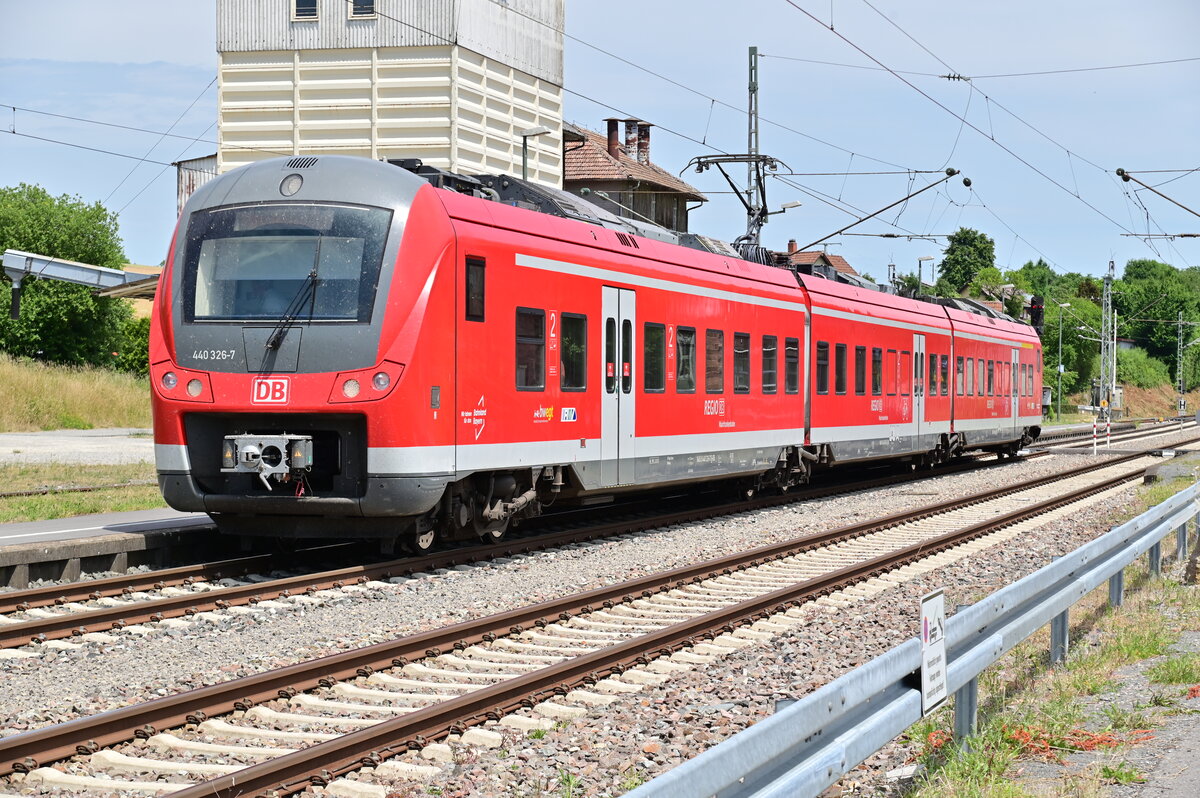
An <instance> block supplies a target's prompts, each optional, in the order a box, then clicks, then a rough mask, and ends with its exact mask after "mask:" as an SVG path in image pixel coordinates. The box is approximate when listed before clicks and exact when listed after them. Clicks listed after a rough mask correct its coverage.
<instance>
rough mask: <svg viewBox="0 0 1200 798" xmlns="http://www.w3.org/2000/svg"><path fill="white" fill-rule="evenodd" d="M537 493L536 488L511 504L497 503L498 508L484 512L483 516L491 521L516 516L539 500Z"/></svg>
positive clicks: (491, 508)
mask: <svg viewBox="0 0 1200 798" xmlns="http://www.w3.org/2000/svg"><path fill="white" fill-rule="evenodd" d="M537 493H538V492H537V488H536V487H534V488H530V489H529V490H527V491H525V492H524V493H522V494H521V495H520V496H518V497H517V498H515V499H513V500H512V501H511V502H496V506H495V507H489V508H488V509H486V510H484V511H483V515H484V517H485V518H487V519H488V520H489V521H503V520H504V519H505V518H508V517H509V516H512V515H516V514H517V513H519V512H521V511H522V510H524V509H525V508H526V507H528V506H529V504H530V503H531V502H533V501H534V500H535V499H537Z"/></svg>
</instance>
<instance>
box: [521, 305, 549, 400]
mask: <svg viewBox="0 0 1200 798" xmlns="http://www.w3.org/2000/svg"><path fill="white" fill-rule="evenodd" d="M545 366H546V311H544V310H533V309H532V308H517V390H518V391H540V390H543V389H544V388H545V387H546V378H545V372H546V368H545Z"/></svg>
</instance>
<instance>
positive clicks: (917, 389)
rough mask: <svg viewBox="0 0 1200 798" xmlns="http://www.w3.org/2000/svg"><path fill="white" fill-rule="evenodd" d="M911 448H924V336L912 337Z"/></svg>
mask: <svg viewBox="0 0 1200 798" xmlns="http://www.w3.org/2000/svg"><path fill="white" fill-rule="evenodd" d="M912 417H913V448H914V449H921V448H924V447H922V445H921V435H922V434H923V433H924V432H925V336H924V335H913V409H912Z"/></svg>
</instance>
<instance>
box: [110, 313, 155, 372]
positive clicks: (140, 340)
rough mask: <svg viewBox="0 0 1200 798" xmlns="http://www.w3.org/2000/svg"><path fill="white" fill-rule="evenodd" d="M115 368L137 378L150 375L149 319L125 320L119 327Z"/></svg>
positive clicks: (145, 317)
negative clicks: (119, 333) (119, 335)
mask: <svg viewBox="0 0 1200 798" xmlns="http://www.w3.org/2000/svg"><path fill="white" fill-rule="evenodd" d="M115 365H116V367H117V368H119V369H120V370H121V371H128V372H129V373H130V374H136V375H137V376H139V377H145V376H146V375H147V374H149V373H150V318H149V317H148V316H143V317H142V318H131V319H127V320H126V321H125V323H124V324H122V325H121V344H120V348H119V349H118V351H117V359H116V364H115Z"/></svg>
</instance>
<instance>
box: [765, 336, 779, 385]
mask: <svg viewBox="0 0 1200 798" xmlns="http://www.w3.org/2000/svg"><path fill="white" fill-rule="evenodd" d="M762 340H763V351H762V357H763V361H762V389H763V393H775V391H776V389H777V382H778V379H779V376H778V375H779V339H778V338H776V337H775V336H774V335H764V336H763V339H762Z"/></svg>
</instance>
